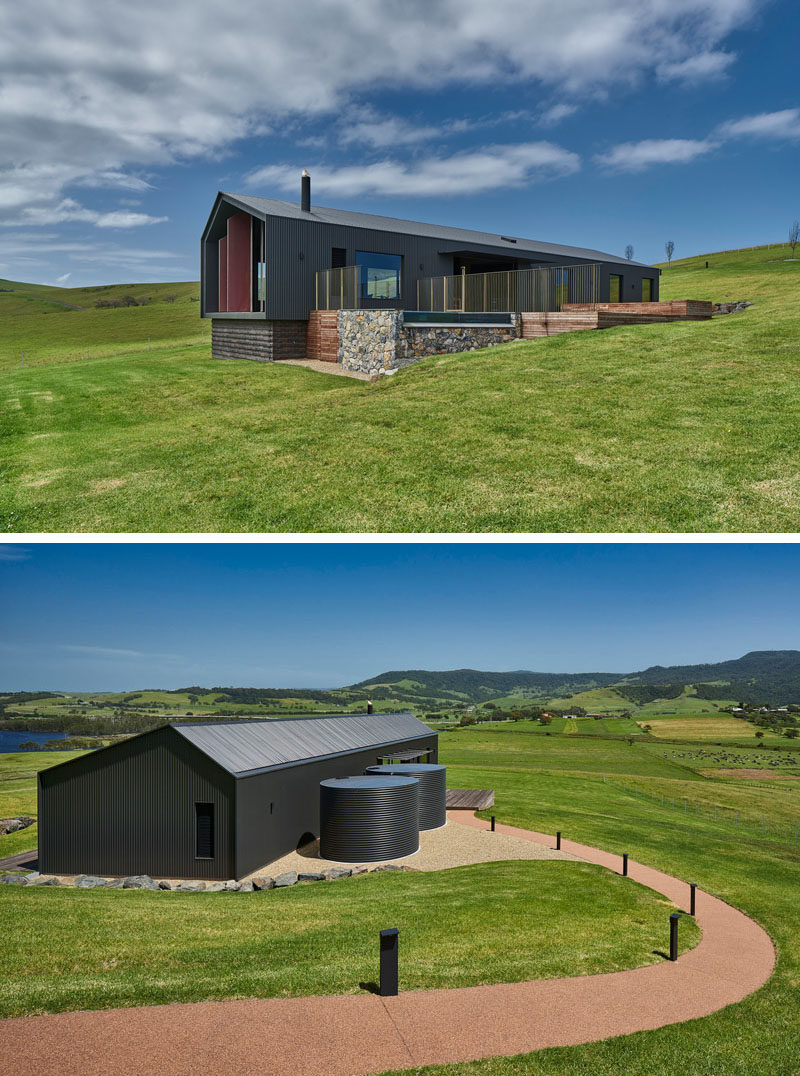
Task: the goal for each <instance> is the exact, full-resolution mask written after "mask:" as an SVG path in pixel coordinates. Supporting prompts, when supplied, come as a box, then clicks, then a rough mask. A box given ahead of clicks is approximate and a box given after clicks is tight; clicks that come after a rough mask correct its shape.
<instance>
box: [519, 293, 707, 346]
mask: <svg viewBox="0 0 800 1076" xmlns="http://www.w3.org/2000/svg"><path fill="white" fill-rule="evenodd" d="M711 312H712V306H711V303H709V302H705V301H703V300H699V299H673V300H672V301H671V302H663V303H661V302H659V303H564V304H563V306H562V307H561V310H560V311H557V312H556V311H543V312H535V313H523V314H522V315H521V320H522V326H521V327H522V339H523V340H535V339H536V338H537V337H540V336H556V335H558V334H559V333H572V332H580V331H582V330H584V329H610V328H612V327H613V326H615V325H652V324H656V323H659V322H661V323H663V322H667V321H709V320H710V319H711Z"/></svg>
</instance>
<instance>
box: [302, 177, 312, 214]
mask: <svg viewBox="0 0 800 1076" xmlns="http://www.w3.org/2000/svg"><path fill="white" fill-rule="evenodd" d="M300 208H301V209H302V211H303V212H304V213H310V212H311V176H310V175H309V174H308V172H307V171H306V169H305V168H304V169H303V171H302V174H301V176H300Z"/></svg>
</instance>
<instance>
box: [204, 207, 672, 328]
mask: <svg viewBox="0 0 800 1076" xmlns="http://www.w3.org/2000/svg"><path fill="white" fill-rule="evenodd" d="M242 208H243V207H240V206H234V205H233V204H231V203H229V202H227V201H226V200H225V198H224V196H222V195H220V196H218V199H217V202H216V203H215V207H214V210H213V211H212V216H211V219H210V221H209V224H208V225H207V227H206V231H205V233H204V240H203V258H202V277H203V288H202V291H203V295H202V299H203V302H202V313H203V315H204V316H209V315H210V314H211V313H213V312H215V311H216V310H217V305H218V303H217V292H216V288H217V280H216V270H215V269H214V265H215V264H216V262H215V258H216V256H217V255H216V251H217V240H218V239H219V238H220V237H221V236H222V235H223V234H224V232H225V226H226V221H227V218H228V217H229V216H232V215H233V214H234V213H238V212H241V211H242ZM245 211H247V210H245ZM254 216H255V214H254ZM259 219H260V218H259ZM420 227H421V228H424V227H425V226H424V225H421V226H420ZM464 245H465V240H456V239H443V238H437V237H435V236H429V235H413V234H410V233H408V232H393V231H387V230H383V229H371V228H369V227H367V226H366V225H364V226H356V225H350V224H334V223H329V222H328V221H322V220H319V219H318V218H316V217H315V215H314V210H313V207H312V208H311V210H310V211H309V212H308V216H307V217H306V215H305V214H303V216H302V217H296V216H286V217H284V216H277V215H271V214H267V215H266V217H265V251H266V280H267V285H266V291H267V301H266V310H265V311H264V314H263V316H264V317H265V318H274V319H277V320H284V319H288V320H294V319H301V320H305V319H307V318H308V314H309V311H310V310H314V309H315V308H316V305H317V299H316V273H317V272H318V271H320V272H322V271H324V270H326V269H330V268H332V267H333V265H334V264H336V265H338V266H339V267H341V266H342V265H344V266H354V265H355V263H356V251H359V250H361V251H369V252H374V253H378V254H399V255H400V256H401V257H402V259H403V268H402V295H401V296H400V297H399V298H398V299H397V300H391V299H383V300H380V301H378V300H364V301H363V305H364V306H365V307H369V306H370V305H374V306H375V307H378V308H381V309H392V308H394V309H399V310H415V309H416V307H417V281H418V280H419V279H420V278H424V277H431V276H443V275H450V274H452V273H454V272H455V271H456V262H459V264H460V261H461V260H463V256H462V255H461V254H460V252H462V251H463V249H464ZM469 245H470V246H471V247H473V248H474V255H475V257H480V256H481V255H484V256H485V257H486V258H488V259H490V260H491V259H494V260H496V259H497V258H502V259H507V265H508V268H515V267H516V266H517V265H518V264H519V265H520V267H524V266H530V267H535V266H547V265H564V266H569V265H585V264H586V263H587V261H589V260H591V261H596V262H598V263H599V264H600V280H599V296H598V299H599V301H601V302H607V301H608V286H609V275H610V274H611V273H615V272H616V273H620V272H624V273H625V277H626V287H625V294H624V296H623V298H624V299H625V300H627V301H636V300H638V299H641V294H642V292H641V279H642V277H643V276H647V277H651V278H652V280H653V293H652V298H653V300H656V299H658V285H659V274H658V271H657V270H654V269H651V268H648V267H646V266H639V265H633V264H631V263H627V262H626V263H625V264H624V265H623V264H622V263H612V262H606V261H603V258H602V256H600V255H598V256H597V257H594V256H593V257H592V258H591V259H590V258H589V257H579V256H575V257H570V256H569V255H565V254H564V255H562V254H558V255H556V254H551V253H542V254H541V255H539V254H536V253H535V252H528V251H525V252H524V255H525V260H524V262H523V259H522V258H521V257H520V256H519V255H518V256H516V257H514V256H513V254H512V251H511V250H510V249H509V247H508V244H506V243H498V244H497V245H496V246H492V245H489V244H487V243H480V242H478V241H477V240H476V241H474V242H470V244H469ZM334 250H336V252H337V253H336V254H335V255H334V253H333V252H334ZM342 252H343V253H342ZM334 258H335V262H334ZM476 264H477V263H476ZM486 264H489V262H487V263H486ZM502 264H504V263H501V265H502ZM498 267H500V266H498ZM230 316H232V317H233V316H235V315H230ZM240 316H241V315H240ZM250 316H251V317H252V316H253V315H252V314H251V315H250Z"/></svg>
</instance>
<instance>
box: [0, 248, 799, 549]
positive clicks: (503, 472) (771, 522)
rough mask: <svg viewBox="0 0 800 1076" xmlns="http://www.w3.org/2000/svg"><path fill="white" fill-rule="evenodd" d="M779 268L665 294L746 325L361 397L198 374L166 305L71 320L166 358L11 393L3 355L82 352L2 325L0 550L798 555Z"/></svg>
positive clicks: (770, 261) (57, 319)
mask: <svg viewBox="0 0 800 1076" xmlns="http://www.w3.org/2000/svg"><path fill="white" fill-rule="evenodd" d="M781 256H782V252H781V251H780V250H776V249H775V248H773V249H771V250H766V249H765V250H761V251H753V252H747V253H742V254H725V255H711V256H710V261H711V266H712V267H711V268H710V269H708V270H705V269H701V268H699V265H701V264H702V261H699V260H698V259H691V260H689V261H687V262H686V263H681V262H675V263H673V265H672V267H671V268H670V269H668V270H667V271H665V273H664V277H663V286H662V294H663V296H664V297H665V298H670V297H697V298H714V299H725V298H749V299H751V300H752V301H753V302H754V303H755V305H754V306H753V307H752V308H750V309H749V310H747V311H746V312H745V313H742V314H736V315H729V316H727V317H721V318H717V319H715V320H714V321H713V322H711V323H684V324H672V325H653V326H640V327H629V328H619V329H611V330H607V331H604V332H589V333H580V334H567V335H564V336H561V337H553V338H550V339H547V340H540V341H531V342H525V343H515V344H508V345H504V346H503V347H501V348H494V349H490V350H488V351H484V352H472V353H467V354H463V355H449V356H433V357H430V358H428V359H425V360H424V361H422V362H420V363H418V364H416V365H414V366H412V367H410V368H408V369H406V370H404V371H402V372H400V373H398V374H397V375H396V376H394V377H392V378H387V379H385V381H383V382H381V383H379V384H376V385H371V384H366V383H363V382H356V381H351V380H349V379H347V378H341V377H337V378H334V377H330V376H326V375H322V374H316V373H313V372H311V371H308V370H305V369H302V368H289V367H284V366H280V365H271V364H268V365H261V364H256V363H248V362H234V363H223V362H219V361H213V360H211V358H210V357H209V350H208V344H207V343H203V344H197V345H194V346H189V345H188V344H187V339H188V338H187V335H186V334H187V332H189V331H193V330H191V323H190V322H191V318H193V317H194V314H195V313H196V311H197V304H196V303H191V302H190V301H189V299H188V298H187V300H186V303H185V307H186V311H187V313H186V318H187V319H189V320H185V321H180V322H178V321H175V319H176V318H177V316H178V311H179V306H180V304H179V303H178V302H176V303H175V304H172V305H170V304H165V303H160V304H159V303H154V304H151V305H150V306H148V307H143V308H132V309H131V310H123V311H114V310H111V311H103V310H99V311H97V310H95V311H90V312H89V314H90V315H91V316H92V317H93V318H95V320H96V321H97V324H98V325H99V324H100V322H101V316H104V317H105V316H116V315H118V314H119V315H121V314H126V315H130V317H131V319H134V318H135V317H139V316H141V317H143V318H144V317H147V318H150V317H155V316H157V315H158V316H159V317H160V318H161V319H162V320H161V324H162V326H163V336H162V338H161V339H162V342H164V341H166V340H168V339H170V338H171V337H170V334H171V333H174V336H173V337H172V338H173V339H174V346H172V347H169V348H167V347H164V348H161V349H160V350H158V351H153V352H151V353H149V354H148V352H147V351H145V350H142V349H141V348H140V349H139V350H135V349H132V350H130V351H128V352H127V353H126V354H125V355H124V356H123V357H118V358H109V359H91V358H90V360H89V361H88V362H70V363H63V364H60V365H59V364H57V363H56V364H55V365H50V366H40V367H32V368H30V369H19V368H18V366H17V365H16V360H15V359H14V353H15V351H16V349H17V348H18V346H19V341H20V333H22V334H23V335H24V334H28V335H30V334H32V333H34V332H37V333H40V337H41V341H42V347H43V348H45V349H47V348H50V349H51V354H52V355H53V356H54V357H56V358H57V357H58V353H59V351H60V349H61V348H62V347H63V348H64V349H66V350H70V349H72V348H73V345H74V344H76V343H77V338H76V337H75V336H73V335H69V334H67V335H65V330H64V329H63V328H59V326H61V325H62V324H63V325H64V326H67V325H68V324H76V325H77V324H78V322H77V321H76V322H74V323H73V322H70V320H69V319H71V318H73V317H76V318H77V317H79V316H82V315H81V313H80V312H76V311H68V312H66V313H54V312H51V313H35V314H25V313H16V314H15V315H14V316H13V318H12V322H11V328H10V329H7V328H6V322H5V321H4V322H3V329H2V335H0V351H3V352H4V353H5V354H6V355H9V356H10V357H11V358H10V360H9V362H8V363H7V364H6V365H7V368H6V369H5V370H4V371H2V372H1V373H0V436H1V437H2V445H3V459H4V463H3V468H2V474H0V477H1V478H2V483H0V484H1V485H2V493H0V526H2V529H3V530H5V531H12V532H13V531H62V530H63V531H131V532H135V531H142V530H144V531H305V532H308V531H462V532H463V531H473V532H475V531H540V532H541V531H554V532H557V531H617V532H627V531H651V532H658V531H737V532H739V531H794V530H796V529H797V525H798V517H799V515H800V477H798V469H797V464H796V461H797V456H798V451H799V450H800V381H798V379H797V377H796V364H797V358H798V355H800V344H798V327H800V303H798V297H799V296H800V263H789V262H783V261H780V260H779V259H780V257H781ZM171 287H173V288H174V289H176V290H177V288H178V285H172V286H171ZM187 287H189V285H187ZM151 290H152V289H151ZM0 297H2V296H0ZM12 298H13V293H12ZM15 301H18V300H15ZM31 303H33V301H31ZM34 305H40V304H34ZM88 316H89V315H88V314H87V317H88ZM183 316H184V315H183V313H181V318H183ZM26 319H27V320H26ZM21 322H24V324H23V326H22V329H20V327H19V326H20V323H21ZM33 322H37V324H39V323H41V324H39V327H38V328H36V329H35V330H34V328H33ZM105 324H106V325H107V326H108V325H111V324H112V322H111V321H109V322H106V323H105ZM120 324H121V323H120ZM142 324H144V323H142ZM136 332H137V333H139V336H138V339H139V340H140V341H141V340H143V339H144V338H145V337H146V336H147V335H148V332H147V331H145V330H144V329H142V330H141V332H140V331H139V330H138V329H137V330H136ZM149 333H150V334H151V335H152V334H154V333H155V329H154V328H153V327H152V326H151V327H150V330H149ZM197 333H198V336H200V335H201V334H202V329H201V326H200V323H199V319H198V322H197ZM120 334H121V335H122V337H124V339H120ZM126 334H127V335H126ZM78 335H81V334H80V333H78ZM83 335H84V336H85V335H86V334H85V333H83ZM112 335H114V336H115V339H116V342H115V341H111V342H112V343H114V346H115V347H116V346H118V345H119V346H121V345H122V344H123V343H125V341H132V342H134V343H135V340H134V330H133V328H131V329H130V332H129V331H128V329H120V330H117V329H114V330H113V333H112ZM65 353H66V351H65ZM70 353H71V351H70Z"/></svg>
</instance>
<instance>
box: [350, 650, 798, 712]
mask: <svg viewBox="0 0 800 1076" xmlns="http://www.w3.org/2000/svg"><path fill="white" fill-rule="evenodd" d="M636 684H642V685H649V686H660V685H663V686H669V687H670V688H674V687H675V686H677V685H681V686H686V685H689V684H691V685H694V686H696V687H698V688H700V689H701V690H700V691H698V694H699V695H700V696H701V697H702V698H707V699H736V700H737V701H738V700H741V701H743V702H753V703H754V702H764V703H769V704H772V705H782V704H785V703H789V702H798V701H800V650H753V651H751V652H750V653H749V654H745V655H744V656H743V657H741V658H735V659H734V660H732V661H720V662H715V663H711V664H702V665H651V666H650V668H648V669H642V670H640V671H639V672H630V673H602V672H587V673H538V672H527V671H524V670H520V671H519V672H505V673H503V672H480V671H478V670H476V669H451V670H449V671H446V672H430V671H427V670H424V669H405V670H394V671H391V672H385V673H382V674H381V675H379V676H374V677H371V678H370V679H369V680H362V681H361V682H360V683H358V684H353V685H351V687H350V688H349V689H347V690H349V691H353V692H356V691H359V690H363V689H368V690H371V691H372V693H373V694H376V693H377V692H380V691H384V690H394V691H397V690H398V689H399V690H401V691H408V692H413V693H414V694H419V695H428V696H435V697H439V698H452V699H453V701H468V702H470V703H480V702H486V701H487V700H489V699H494V698H500V697H503V696H509V695H523V696H531V697H534V698H535V697H537V696H542V697H556V696H557V697H563V696H568V695H572V694H574V693H575V692H578V691H587V690H589V689H591V688H596V687H619V686H623V687H624V686H627V685H631V686H633V685H636ZM650 694H652V693H650Z"/></svg>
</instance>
